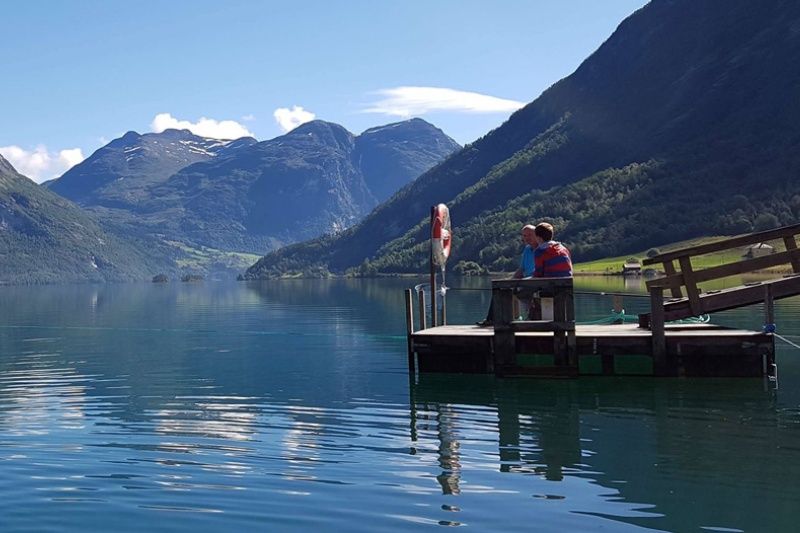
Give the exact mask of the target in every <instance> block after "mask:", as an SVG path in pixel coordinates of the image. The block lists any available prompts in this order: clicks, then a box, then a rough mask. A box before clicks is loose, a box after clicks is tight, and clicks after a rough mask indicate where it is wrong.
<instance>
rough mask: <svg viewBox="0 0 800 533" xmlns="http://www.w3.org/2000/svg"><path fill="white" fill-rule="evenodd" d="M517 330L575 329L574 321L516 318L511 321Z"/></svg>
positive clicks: (513, 327)
mask: <svg viewBox="0 0 800 533" xmlns="http://www.w3.org/2000/svg"><path fill="white" fill-rule="evenodd" d="M511 327H512V329H513V330H514V331H515V332H520V333H522V332H529V331H534V332H536V331H575V323H574V322H564V321H562V322H555V321H552V320H515V321H513V322H512V323H511Z"/></svg>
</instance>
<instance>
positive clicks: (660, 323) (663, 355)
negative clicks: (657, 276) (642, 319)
mask: <svg viewBox="0 0 800 533" xmlns="http://www.w3.org/2000/svg"><path fill="white" fill-rule="evenodd" d="M650 332H651V334H652V338H653V370H654V374H655V375H657V376H663V375H665V374H666V370H667V337H666V335H665V333H664V289H663V288H662V287H651V288H650Z"/></svg>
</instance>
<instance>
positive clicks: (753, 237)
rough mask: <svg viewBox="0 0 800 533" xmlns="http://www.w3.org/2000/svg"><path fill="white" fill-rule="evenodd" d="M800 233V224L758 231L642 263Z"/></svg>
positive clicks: (677, 251) (700, 253) (659, 261)
mask: <svg viewBox="0 0 800 533" xmlns="http://www.w3.org/2000/svg"><path fill="white" fill-rule="evenodd" d="M799 233H800V224H793V225H791V226H784V227H781V228H776V229H771V230H767V231H760V232H758V233H750V234H747V235H742V236H740V237H733V238H730V239H722V240H719V241H716V242H712V243H708V244H700V245H697V246H689V247H687V248H681V249H680V250H673V251H671V252H666V253H663V254H659V255H656V256H653V257H648V258H646V259H645V260H644V261H642V264H643V265H655V264H657V263H663V262H664V261H672V260H673V259H678V258H680V257H682V256H693V255H703V254H710V253H712V252H719V251H722V250H729V249H731V248H738V247H740V246H747V245H748V244H757V243H759V242H764V241H772V240H775V239H782V238H784V237H788V236H792V235H797V234H799Z"/></svg>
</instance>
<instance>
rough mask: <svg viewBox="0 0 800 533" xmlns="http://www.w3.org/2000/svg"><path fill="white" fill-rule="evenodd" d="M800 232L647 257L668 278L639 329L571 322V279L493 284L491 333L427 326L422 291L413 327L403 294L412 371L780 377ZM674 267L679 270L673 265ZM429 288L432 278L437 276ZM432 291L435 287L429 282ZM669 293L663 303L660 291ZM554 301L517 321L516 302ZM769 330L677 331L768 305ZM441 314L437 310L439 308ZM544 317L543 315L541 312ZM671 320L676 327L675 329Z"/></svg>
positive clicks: (798, 278) (659, 284)
mask: <svg viewBox="0 0 800 533" xmlns="http://www.w3.org/2000/svg"><path fill="white" fill-rule="evenodd" d="M798 234H800V224H796V225H793V226H787V227H783V228H777V229H773V230H768V231H763V232H759V233H753V234H749V235H743V236H739V237H733V238H729V239H723V240H720V241H717V242H713V243H709V244H703V245H699V246H693V247H690V248H684V249H682V250H675V251H671V252H668V253H664V254H659V255H656V256H654V257H650V258H648V259H646V260H645V261H644V264H645V265H660V266H662V268H663V273H664V275H663V276H662V277H659V278H655V279H652V280H650V281H647V289H648V293H649V299H650V312H648V313H643V314H641V315H639V324H638V325H634V324H617V325H585V326H584V325H580V324H576V321H575V309H574V292H573V280H572V278H533V279H524V280H495V281H493V282H492V309H493V315H492V317H493V326H490V327H478V326H469V325H466V326H465V325H446V322H447V319H446V316H447V314H446V309H444V306H443V309H442V310H441V311H442V312H441V324H443V325H437V324H436V321H437V317H438V312H437V310H436V309H435V308H434V309H433V313H432V320H433V324H432V325H431V327H427V325H426V324H425V315H426V311H425V309H426V305H425V301H424V293H422V292H419V293H418V294H417V297H418V306H417V310H418V315H419V325H420V327H419V328H418V329H417V330H415V328H414V324H415V321H414V316H413V315H414V309H413V308H414V295H413V292H412V291H411V290H410V289H409V290H407V291H406V324H407V334H408V365H409V371H410V372H412V373H415V372H416V371H417V370H419V371H420V372H460V373H485V374H495V375H498V376H546V377H577V376H580V375H605V376H621V375H622V376H624V375H648V376H705V377H765V376H774V375H775V374H776V372H777V367H776V365H775V340H774V335H773V333H774V331H775V324H774V322H775V319H774V300H777V299H780V298H788V297H791V296H796V295H800V248H799V247H798V244H797V240H796V237H797V235H798ZM775 240H777V241H779V244H780V245H782V247H783V248H784V250H783V251H777V250H775V252H774V253H771V254H769V255H766V256H762V257H748V256H747V255H745V256H743V257H742V259H741V260H736V261H733V262H730V263H727V264H724V265H718V266H714V267H708V268H703V269H696V268H695V267H694V265H693V263H692V259H693V258H696V257H698V256H702V255H705V254H709V253H714V252H719V251H722V250H731V249H736V248H741V247H744V246H747V245H751V244H756V243H763V242H766V241H775ZM676 263H677V265H676ZM780 265H791V269H792V270H791V271H792V273H791V274H788V275H777V276H776V277H775V279H771V280H768V281H763V282H754V283H746V284H745V285H742V286H739V287H733V288H730V289H725V290H712V291H705V292H704V290H703V289H702V287H701V286H699V285H698V284H699V283H702V282H707V281H713V280H717V279H721V278H726V277H730V276H738V275H741V274H746V273H749V272H754V271H761V270H763V269H767V268H773V267H777V266H780ZM432 280H433V276H432ZM431 286H432V287H434V286H435V285H434V282H433V281H432V283H431ZM665 291H669V296H668V297H665V294H664V292H665ZM545 299H547V300H549V305H548V308H549V309H550V310H551V311H552V312H551V313H548V314H549V315H550V316H548V317H547V318H546V319H542V316H541V313H540V312H539V311H537V312H534V313H533V314H532V316H529V317H526V319H525V320H521V319H519V312H518V311H517V310H516V309H515V305H516V303H517V302H530V303H531V304H532V305H533V304H536V305H533V308H534V309H540V308H541V306H539V305H538V303H540V302H542V301H543V300H545ZM762 303H763V307H764V329H763V330H762V331H748V330H741V329H734V328H727V327H723V326H717V325H712V324H708V323H694V324H692V323H689V324H687V323H675V321H681V320H685V319H688V318H690V317H697V316H700V315H708V314H710V313H714V312H717V311H723V310H727V309H735V308H739V307H746V306H752V305H754V304H762ZM434 307H435V306H434ZM537 313H538V314H537ZM671 322H672V323H671Z"/></svg>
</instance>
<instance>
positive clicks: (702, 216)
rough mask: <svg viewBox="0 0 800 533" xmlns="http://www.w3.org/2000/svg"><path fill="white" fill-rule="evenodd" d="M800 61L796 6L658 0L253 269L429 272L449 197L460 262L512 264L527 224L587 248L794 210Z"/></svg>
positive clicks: (764, 219)
mask: <svg viewBox="0 0 800 533" xmlns="http://www.w3.org/2000/svg"><path fill="white" fill-rule="evenodd" d="M799 61H800V3H797V2H793V1H789V0H765V1H759V2H752V1H750V0H703V1H702V2H698V1H696V0H653V1H651V2H650V3H649V4H647V5H646V6H645V7H643V8H641V9H640V10H638V11H636V12H635V13H633V14H632V15H631V16H630V17H628V18H627V19H626V20H624V21H623V22H622V23H621V24H620V25H619V27H618V28H617V29H616V31H615V32H614V33H613V34H612V35H611V36H610V37H609V38H608V39H607V40H606V42H604V43H603V44H602V45H601V46H600V48H599V49H598V50H597V51H595V52H594V53H593V54H592V55H590V56H589V57H588V58H587V59H586V60H585V61H584V62H583V63H582V64H581V65H580V66H579V67H578V69H577V70H576V71H575V72H574V73H573V74H571V75H570V76H568V77H566V78H564V79H562V80H560V81H559V82H557V83H555V84H554V85H553V86H551V87H550V88H549V89H547V90H546V91H545V92H544V93H542V94H541V96H539V97H538V98H537V99H535V100H534V101H533V102H531V103H530V104H528V105H527V106H525V107H524V108H522V109H520V110H519V111H517V112H516V113H514V114H513V115H512V116H511V117H510V118H509V120H508V121H507V122H505V123H504V124H503V125H501V126H500V127H498V128H497V129H495V130H493V131H491V132H489V133H488V134H487V135H486V136H484V137H482V138H481V139H478V140H477V141H476V142H474V143H472V144H470V145H468V146H466V147H465V148H463V149H462V150H461V151H459V152H457V153H455V154H453V155H452V156H451V157H449V158H448V159H447V160H446V161H444V162H443V163H441V164H440V165H438V166H436V167H434V168H432V169H431V170H429V171H428V172H426V173H425V174H423V175H422V176H420V177H419V178H418V179H417V180H415V181H414V182H413V183H412V184H410V185H408V186H406V187H404V188H403V189H401V190H400V191H399V192H398V193H397V194H395V195H393V196H392V197H391V198H390V199H389V200H388V201H386V202H385V203H383V204H381V205H380V206H379V207H378V208H377V209H375V210H374V211H373V212H372V213H371V214H370V215H369V216H367V217H366V218H365V219H364V220H363V221H362V222H361V223H359V224H358V225H356V226H354V227H352V228H350V229H349V230H347V231H344V232H342V233H340V234H338V235H333V236H323V237H320V238H318V239H315V240H312V241H310V242H306V243H299V244H295V245H292V246H288V247H286V248H283V249H281V250H278V251H275V252H273V253H270V254H268V255H267V256H265V257H264V258H262V259H261V260H260V261H259V262H258V263H257V264H256V265H254V266H253V267H251V268H250V269H249V270H248V271H247V274H246V277H247V278H251V279H254V278H264V277H273V276H285V275H298V274H307V275H308V274H323V275H324V274H327V273H343V272H351V273H357V274H358V273H360V274H373V273H376V272H413V271H417V272H424V271H425V270H426V268H427V267H426V265H427V259H428V247H429V245H428V239H427V237H428V235H429V229H428V225H427V224H428V214H429V208H430V206H431V205H434V204H437V203H440V202H446V203H448V204H449V205H450V209H451V218H452V221H453V225H454V238H453V253H452V255H451V259H450V263H449V265H450V267H451V268H455V269H456V270H459V269H464V268H468V266H470V265H472V266H478V267H481V268H488V269H490V270H506V271H513V270H514V269H515V266H516V262H517V261H518V253H519V238H518V232H519V228H520V227H521V226H522V225H523V224H525V223H531V222H537V221H541V220H549V221H551V222H552V223H553V224H554V225H555V227H556V231H557V238H559V239H561V240H563V241H565V242H566V243H567V244H568V245H569V246H570V248H571V249H572V252H573V258H574V259H575V260H578V261H580V260H585V259H592V258H597V257H604V256H610V255H622V254H624V253H627V252H631V251H635V250H641V249H646V248H647V247H651V246H658V245H660V244H664V243H667V242H674V241H678V240H683V239H689V238H692V237H697V236H701V235H718V234H736V233H743V232H747V231H750V230H753V229H764V228H767V227H772V226H776V225H778V224H788V223H792V222H795V221H796V220H797V219H798V217H800V180H798V175H800V150H798V148H800V146H798V145H799V144H800V100H799V99H798V98H797V97H796V95H797V94H800V70H799V69H797V68H796V65H797V64H798V62H799ZM521 68H522V67H521Z"/></svg>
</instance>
